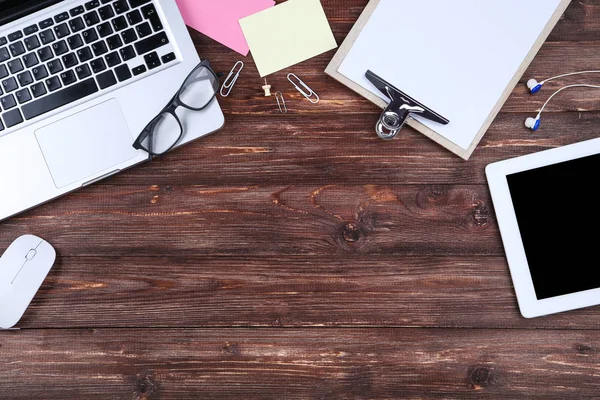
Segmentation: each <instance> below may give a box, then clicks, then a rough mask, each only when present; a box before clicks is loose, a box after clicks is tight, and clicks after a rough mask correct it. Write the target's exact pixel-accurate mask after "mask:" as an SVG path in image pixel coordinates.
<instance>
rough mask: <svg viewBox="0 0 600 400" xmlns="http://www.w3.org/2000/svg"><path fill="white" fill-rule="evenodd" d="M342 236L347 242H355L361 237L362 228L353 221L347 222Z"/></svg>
mask: <svg viewBox="0 0 600 400" xmlns="http://www.w3.org/2000/svg"><path fill="white" fill-rule="evenodd" d="M342 237H343V238H344V240H345V241H346V242H347V243H355V242H357V241H358V239H360V229H358V227H357V226H356V225H354V224H352V223H347V224H346V225H344V227H343V228H342Z"/></svg>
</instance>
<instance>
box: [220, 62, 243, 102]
mask: <svg viewBox="0 0 600 400" xmlns="http://www.w3.org/2000/svg"><path fill="white" fill-rule="evenodd" d="M238 66H239V69H238ZM242 69H244V63H243V62H242V61H238V62H236V63H235V65H234V66H233V68H231V71H230V72H229V75H227V78H225V82H223V86H221V96H223V97H227V96H229V93H231V89H233V86H234V85H235V83H236V82H237V80H238V78H239V77H240V72H242ZM223 91H225V93H223Z"/></svg>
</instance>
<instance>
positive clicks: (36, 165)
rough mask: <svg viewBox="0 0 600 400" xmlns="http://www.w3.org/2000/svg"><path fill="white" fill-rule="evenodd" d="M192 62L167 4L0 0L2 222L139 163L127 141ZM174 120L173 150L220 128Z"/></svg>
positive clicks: (138, 153)
mask: <svg viewBox="0 0 600 400" xmlns="http://www.w3.org/2000/svg"><path fill="white" fill-rule="evenodd" d="M199 62H200V60H199V57H198V54H197V52H196V48H195V47H194V45H193V43H192V41H191V39H190V36H189V34H188V31H187V28H186V26H185V25H184V23H183V20H182V17H181V14H180V13H179V10H178V8H177V5H176V4H175V0H92V1H83V0H62V1H61V0H46V1H43V0H0V220H2V219H5V218H8V217H10V216H13V215H15V214H17V213H20V212H22V211H25V210H28V209H30V208H32V207H35V206H37V205H40V204H42V203H44V202H47V201H49V200H51V199H54V198H56V197H58V196H61V195H63V194H65V193H68V192H71V191H73V190H76V189H78V188H81V187H83V186H85V185H88V184H90V183H93V182H97V181H98V180H100V179H103V178H105V177H108V176H110V175H112V174H115V173H117V172H119V171H122V170H124V169H126V168H129V167H131V166H133V165H136V164H138V163H141V162H144V161H147V160H148V159H149V155H148V154H147V153H146V152H144V151H142V150H136V149H134V148H133V147H132V144H133V142H134V141H135V139H136V138H137V137H138V135H139V134H140V133H141V132H142V130H143V129H144V127H145V126H146V125H147V124H148V123H149V122H150V121H151V120H152V119H153V118H154V117H155V116H156V114H158V113H159V112H160V111H161V109H162V108H163V107H164V106H165V105H166V104H167V103H168V102H169V100H170V99H171V98H172V96H173V95H174V94H175V93H176V92H177V90H178V89H179V88H180V86H181V84H182V83H183V81H184V80H185V78H186V76H187V75H188V74H189V73H190V71H192V70H193V69H194V67H196V65H197V64H198V63H199ZM177 113H178V116H179V117H180V119H181V121H182V123H183V125H184V128H185V129H184V132H185V133H184V137H183V138H182V140H181V141H180V142H179V143H178V146H180V145H182V144H185V143H188V142H190V141H191V140H194V139H197V138H199V137H202V136H205V135H207V134H209V133H211V132H214V131H216V130H218V129H220V128H221V127H222V126H223V123H224V119H223V113H222V111H221V109H220V107H219V104H218V103H217V101H216V100H214V101H213V102H212V103H211V104H210V106H209V107H207V108H206V109H204V110H202V111H200V112H193V111H188V110H186V109H183V108H179V109H178V110H177Z"/></svg>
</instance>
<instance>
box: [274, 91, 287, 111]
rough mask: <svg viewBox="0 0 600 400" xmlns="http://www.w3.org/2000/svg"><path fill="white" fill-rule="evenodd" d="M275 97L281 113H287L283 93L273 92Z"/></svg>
mask: <svg viewBox="0 0 600 400" xmlns="http://www.w3.org/2000/svg"><path fill="white" fill-rule="evenodd" d="M275 98H276V99H277V106H279V112H280V113H282V114H287V106H286V105H285V99H284V98H283V93H281V92H275Z"/></svg>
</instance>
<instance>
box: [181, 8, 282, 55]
mask: <svg viewBox="0 0 600 400" xmlns="http://www.w3.org/2000/svg"><path fill="white" fill-rule="evenodd" d="M176 1H177V5H178V6H179V10H180V11H181V15H183V20H184V21H185V23H186V25H188V26H191V27H192V28H194V29H196V30H197V31H199V32H201V33H203V34H205V35H206V36H208V37H210V38H212V39H214V40H216V41H217V42H219V43H222V44H224V45H225V46H227V47H229V48H231V49H233V50H235V51H237V52H238V53H240V54H241V55H243V56H246V55H248V52H249V51H250V49H249V47H248V42H246V38H245V37H244V33H243V32H242V28H241V27H240V24H239V22H238V21H239V20H240V19H242V18H245V17H247V16H249V15H252V14H256V13H257V12H259V11H263V10H266V9H267V8H269V7H273V6H274V5H275V1H274V0H176Z"/></svg>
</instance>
